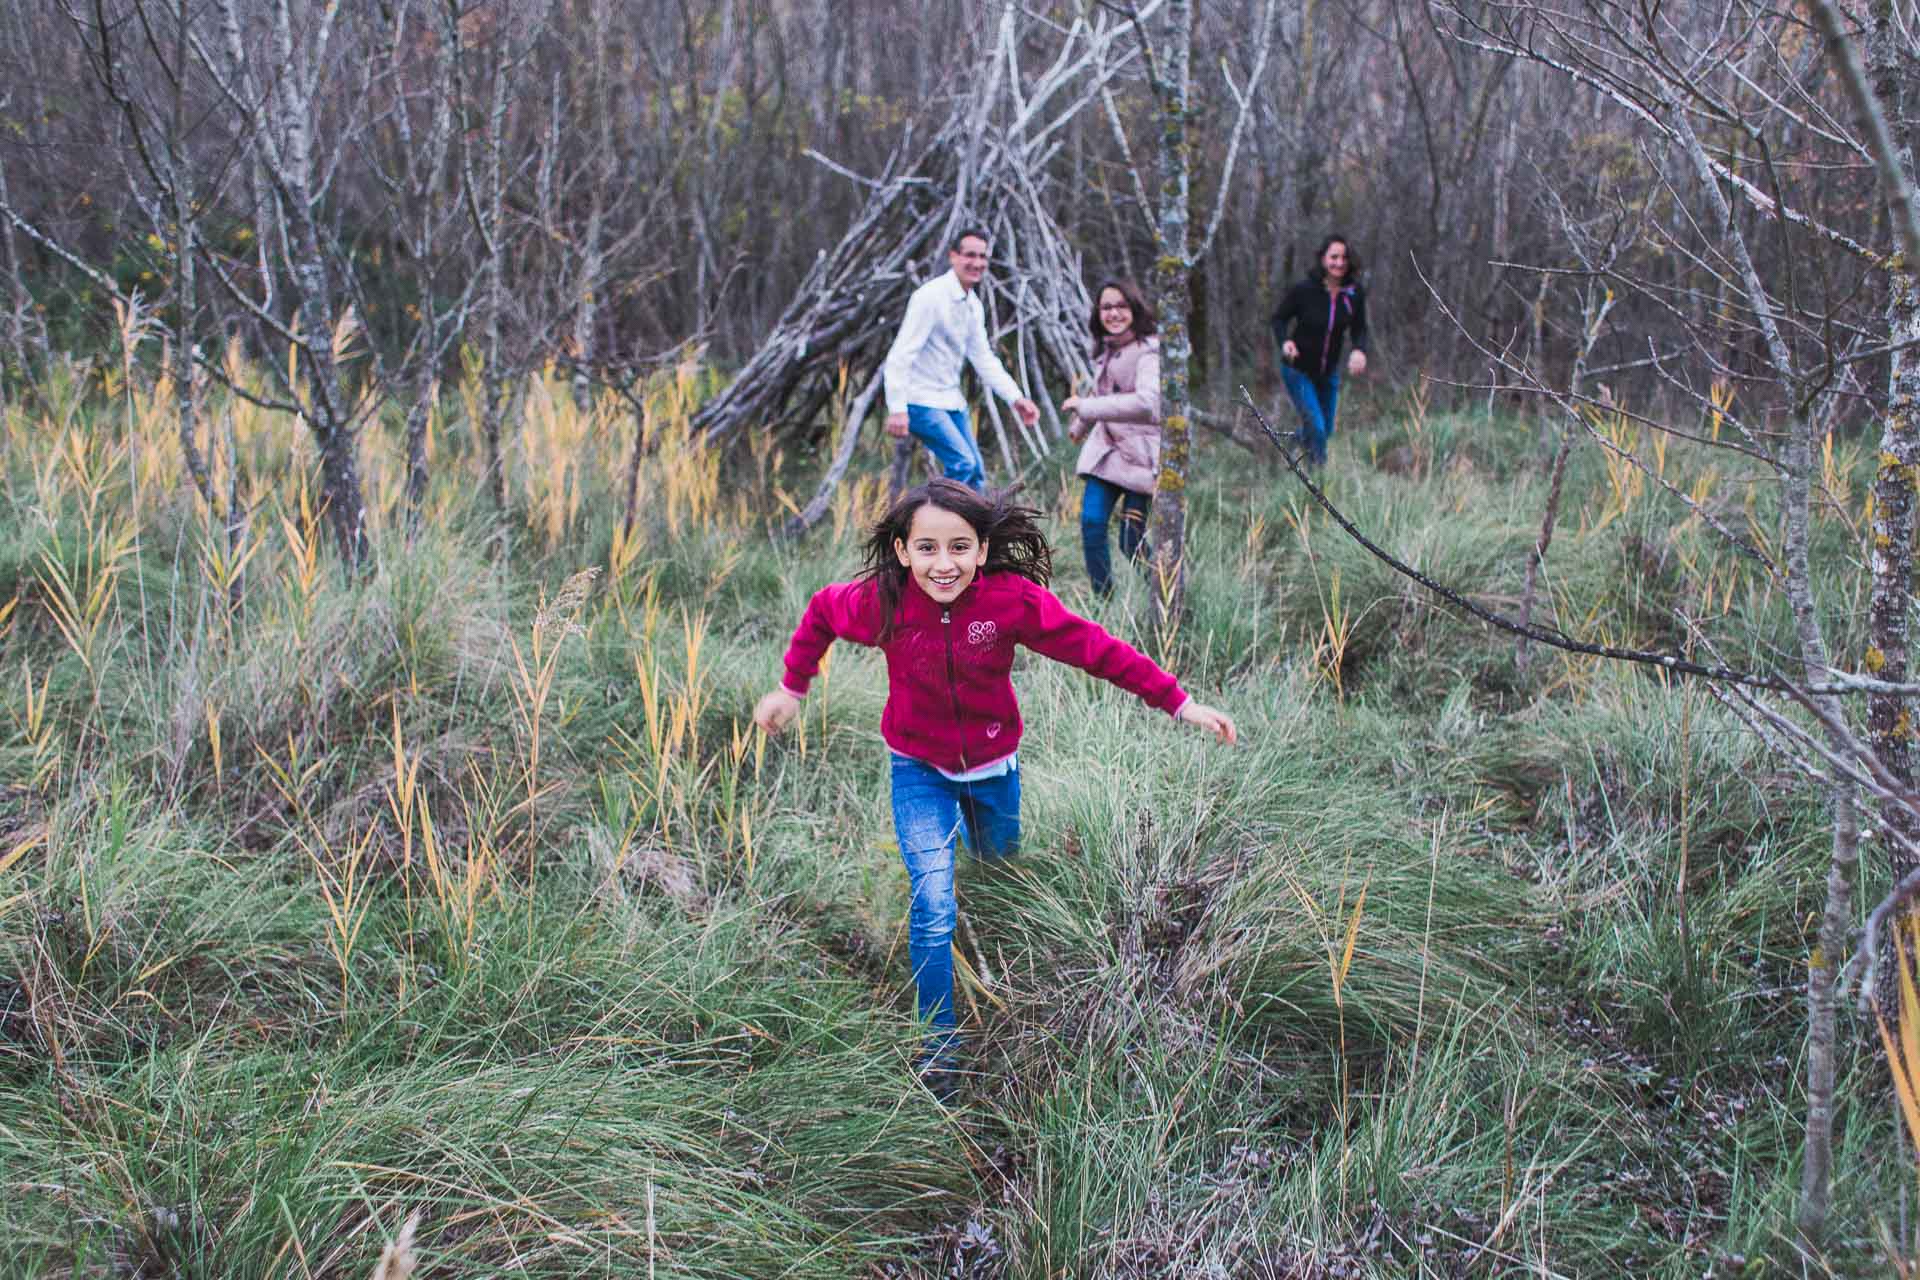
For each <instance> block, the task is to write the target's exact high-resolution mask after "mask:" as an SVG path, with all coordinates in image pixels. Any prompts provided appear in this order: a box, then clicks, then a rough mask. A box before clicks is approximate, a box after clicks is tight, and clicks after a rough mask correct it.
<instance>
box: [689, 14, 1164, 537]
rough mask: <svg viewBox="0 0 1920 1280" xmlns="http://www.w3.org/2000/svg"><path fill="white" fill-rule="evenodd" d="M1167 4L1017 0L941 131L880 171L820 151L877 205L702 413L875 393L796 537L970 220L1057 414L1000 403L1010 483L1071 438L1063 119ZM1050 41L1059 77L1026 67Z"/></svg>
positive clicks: (1021, 361) (1003, 343)
mask: <svg viewBox="0 0 1920 1280" xmlns="http://www.w3.org/2000/svg"><path fill="white" fill-rule="evenodd" d="M1160 3H1161V0H1148V2H1147V3H1144V4H1141V5H1139V6H1138V8H1137V15H1129V16H1127V17H1117V16H1115V14H1114V13H1113V11H1111V10H1109V9H1106V8H1102V7H1099V6H1096V5H1089V6H1088V9H1087V11H1086V12H1085V13H1083V14H1082V15H1081V16H1080V17H1079V18H1077V19H1076V20H1074V21H1073V22H1072V23H1070V24H1067V25H1061V24H1057V23H1051V22H1043V21H1041V20H1038V19H1035V18H1032V17H1030V16H1025V15H1024V14H1023V11H1022V9H1021V7H1020V6H1019V5H1018V4H1015V3H1009V4H1007V5H1006V6H1005V8H1004V9H1003V10H1002V12H1001V15H1000V21H999V24H998V26H997V28H996V30H995V35H994V38H993V40H992V42H991V44H990V46H989V48H988V49H987V50H986V53H985V60H984V62H983V63H982V65H980V66H979V67H978V70H977V73H976V74H974V75H973V76H972V77H971V80H972V83H973V88H971V89H970V90H969V91H968V92H967V93H965V94H964V95H962V96H960V97H959V98H957V99H956V100H955V102H954V106H953V110H952V111H951V113H950V114H949V115H948V117H947V119H946V122H945V124H943V125H942V126H941V127H940V129H939V131H938V132H936V133H935V134H934V135H933V137H931V138H929V139H925V140H924V141H923V140H921V139H917V138H915V137H914V136H913V134H912V132H911V131H909V133H908V135H907V136H906V138H905V139H903V141H902V142H901V144H900V145H899V147H897V148H896V149H895V151H894V153H893V155H892V156H891V157H890V158H889V160H888V163H887V167H886V169H885V171H884V172H883V173H881V174H880V176H879V177H877V178H864V177H861V176H859V175H856V174H852V173H848V172H847V171H846V170H845V169H842V168H840V166H838V165H834V164H833V163H832V162H831V161H830V160H827V159H826V158H825V157H822V156H817V155H816V156H815V159H818V160H820V161H821V162H822V163H825V164H828V165H829V166H830V167H832V168H834V169H835V170H836V171H838V172H840V173H843V174H845V175H846V176H847V177H849V178H850V179H852V180H854V181H857V182H860V183H862V184H864V185H866V186H867V187H868V188H869V194H868V197H867V201H866V204H865V206H864V207H863V208H862V210H861V212H860V214H859V216H858V217H856V218H855V219H854V222H853V225H852V226H851V227H849V228H848V230H847V233H846V235H845V236H843V237H842V238H841V240H840V242H839V243H838V244H837V245H835V246H834V247H833V248H832V249H830V250H828V251H826V252H825V253H823V254H822V255H821V256H820V257H819V258H818V259H817V260H816V261H815V262H814V265H813V268H812V270H810V271H809V272H808V273H807V276H806V279H805V281H804V282H803V283H802V284H801V286H800V290H799V292H798V293H797V294H796V295H795V297H794V300H793V302H792V304H791V305H790V306H788V308H787V310H786V312H785V314H783V315H782V316H781V317H780V321H779V323H778V324H776V325H775V326H774V328H773V331H772V332H771V333H769V334H768V335H767V339H766V341H765V342H764V343H762V344H761V346H760V349H759V350H758V351H757V352H756V353H755V354H754V356H753V357H752V359H750V360H749V361H748V362H747V363H746V365H745V367H743V368H742V369H741V370H740V373H739V376H737V377H736V378H735V379H734V380H733V382H732V383H731V384H729V385H728V386H727V388H726V389H725V390H724V391H722V392H721V393H720V394H719V395H717V396H715V397H714V398H713V399H712V400H710V401H708V402H707V404H706V405H705V406H704V407H702V409H701V410H700V412H699V414H698V415H697V417H696V418H695V420H694V425H695V426H696V428H698V429H699V430H701V431H702V432H704V434H705V437H706V439H707V440H708V441H709V442H710V443H722V442H724V441H726V440H728V439H730V438H731V437H733V436H734V435H736V434H738V433H742V432H746V431H779V430H791V429H795V428H797V427H804V426H805V425H806V424H807V423H809V422H811V421H812V419H813V417H814V415H815V414H816V413H817V412H818V411H819V410H820V409H821V407H822V406H823V405H825V404H826V403H827V401H828V399H829V397H831V396H832V395H833V394H834V392H835V390H836V389H839V388H842V387H845V388H853V387H858V388H859V391H858V392H857V394H855V395H854V397H853V399H852V401H851V403H850V404H849V406H848V408H847V412H846V417H845V420H844V421H842V422H841V423H840V424H839V425H838V430H837V440H836V447H835V449H834V456H833V460H832V462H831V463H830V464H829V465H828V468H827V471H826V474H825V475H824V476H823V477H822V480H821V484H820V487H819V490H818V491H817V492H816V493H815V495H814V496H813V499H812V500H811V501H810V502H808V503H807V505H806V507H805V508H803V509H802V510H801V512H800V514H799V515H798V516H796V517H795V518H794V520H793V522H792V524H791V526H790V531H791V532H798V531H799V530H801V529H805V528H807V527H808V526H810V525H812V524H813V523H814V522H815V521H816V520H818V519H819V518H820V516H821V515H822V514H823V513H824V512H825V511H826V510H827V508H828V505H829V503H830V502H831V500H832V496H833V492H834V490H835V489H836V488H837V487H838V486H839V484H840V482H841V480H842V479H843V478H844V477H845V475H846V472H847V468H848V466H849V464H850V463H851V462H852V460H853V453H854V447H855V445H856V444H857V443H858V442H859V437H860V433H861V428H862V426H863V424H864V423H865V422H866V420H867V418H868V417H869V416H870V414H872V413H873V410H874V408H875V401H876V400H883V399H884V397H883V390H882V375H881V366H882V364H883V362H884V361H885V359H886V354H887V348H888V347H889V346H890V345H891V344H892V341H893V335H894V332H895V330H896V329H898V327H899V324H900V319H901V317H902V316H903V315H904V314H905V312H906V305H907V297H908V295H909V294H911V293H912V292H913V290H914V288H915V287H916V286H917V285H919V284H920V283H921V282H922V281H924V280H926V279H929V278H931V277H932V276H934V275H937V274H939V273H940V272H941V271H943V270H945V269H946V250H947V248H948V246H949V244H950V243H951V241H952V238H953V236H954V235H955V234H956V233H957V232H958V231H959V230H960V229H961V228H963V227H968V226H979V227H984V228H986V229H987V231H988V232H989V234H990V235H991V236H992V239H993V269H992V271H991V272H990V273H989V274H988V277H987V280H986V282H985V283H984V284H983V285H982V301H983V302H984V303H985V304H986V311H987V332H988V336H989V338H990V339H991V340H992V342H993V345H994V348H995V350H996V351H997V352H998V353H999V354H1000V357H1001V362H1002V363H1004V364H1005V365H1006V366H1007V369H1008V372H1010V373H1012V374H1013V376H1014V378H1015V379H1016V380H1017V381H1019V382H1021V383H1022V384H1023V385H1024V386H1026V388H1027V389H1028V392H1029V394H1031V395H1032V396H1033V398H1034V399H1035V400H1037V401H1039V403H1040V405H1041V415H1042V416H1041V421H1040V422H1039V423H1038V424H1037V425H1036V426H1034V427H1031V428H1029V427H1027V426H1025V425H1024V424H1022V423H1021V422H1020V421H1019V419H1018V417H1017V416H1016V415H1014V414H1013V413H1011V412H1008V411H1007V410H1006V409H1005V407H1004V406H1002V405H1001V404H999V403H998V402H997V401H996V400H995V399H994V398H993V397H992V396H990V395H989V396H986V397H984V400H985V411H986V417H987V420H988V421H989V422H990V423H991V424H992V427H993V437H994V441H993V444H992V445H990V446H988V447H989V449H992V450H993V452H997V454H998V461H999V463H1000V465H1001V466H1003V467H1004V468H1005V473H1004V477H1003V479H1005V480H1013V479H1015V478H1017V477H1018V476H1019V475H1020V474H1021V470H1022V467H1023V466H1024V465H1030V464H1031V463H1033V462H1035V461H1038V460H1039V459H1041V458H1044V457H1046V456H1047V454H1048V453H1049V451H1050V449H1051V447H1052V446H1053V445H1054V444H1056V443H1057V442H1058V441H1059V439H1060V438H1061V436H1062V435H1063V434H1064V427H1063V425H1062V424H1061V422H1060V421H1059V418H1058V415H1057V414H1056V413H1055V411H1054V408H1053V405H1052V403H1051V399H1050V397H1049V396H1047V394H1046V393H1045V387H1046V381H1047V374H1048V373H1049V372H1050V373H1052V374H1053V376H1054V377H1055V379H1056V380H1057V381H1058V382H1060V383H1064V384H1066V385H1069V386H1075V387H1079V386H1083V385H1085V384H1086V383H1087V382H1089V381H1090V380H1091V369H1090V366H1089V363H1088V354H1087V353H1088V338H1087V330H1086V316H1087V312H1088V297H1087V289H1086V284H1085V282H1084V281H1083V279H1082V277H1081V262H1080V255H1079V253H1078V252H1077V251H1076V250H1075V249H1074V248H1073V246H1072V245H1070V244H1069V243H1068V242H1067V238H1066V236H1065V234H1064V233H1063V232H1062V231H1061V229H1060V226H1059V224H1058V223H1057V222H1055V221H1054V217H1053V214H1052V212H1051V211H1050V208H1049V204H1048V201H1049V197H1050V195H1052V196H1053V198H1058V199H1077V198H1079V197H1078V195H1077V193H1051V192H1050V184H1049V182H1048V180H1047V178H1046V173H1047V169H1048V162H1049V161H1050V160H1051V159H1052V158H1053V156H1054V154H1055V152H1056V151H1057V150H1058V149H1059V147H1060V146H1061V131H1062V126H1063V125H1065V124H1066V123H1067V121H1068V120H1070V119H1071V118H1072V117H1073V116H1074V115H1075V114H1076V113H1077V112H1079V111H1081V110H1082V109H1084V108H1086V107H1087V106H1089V105H1090V104H1092V103H1095V102H1097V101H1099V99H1100V92H1101V89H1102V87H1103V86H1104V85H1105V84H1106V83H1107V82H1108V81H1109V80H1110V79H1111V78H1112V77H1113V76H1114V75H1115V74H1116V73H1118V72H1119V71H1121V70H1123V69H1124V68H1125V67H1126V66H1127V65H1128V64H1129V63H1130V62H1132V61H1133V60H1134V59H1135V58H1137V57H1138V56H1139V44H1138V41H1137V39H1136V36H1135V33H1136V32H1137V31H1138V30H1140V27H1139V25H1138V22H1137V21H1136V20H1135V18H1136V16H1137V18H1138V19H1144V18H1145V17H1147V16H1149V15H1150V14H1151V13H1152V12H1153V11H1154V10H1156V9H1158V8H1159V7H1160ZM1048 44H1050V45H1051V46H1052V50H1053V56H1052V58H1051V60H1049V61H1048V62H1047V63H1046V65H1045V66H1044V67H1043V68H1041V69H1039V70H1038V71H1034V72H1029V71H1027V70H1026V69H1025V68H1023V67H1022V65H1021V53H1022V51H1023V50H1026V51H1028V52H1029V53H1030V52H1031V50H1032V49H1034V48H1035V47H1036V46H1044V45H1048ZM843 380H844V381H843ZM910 447H911V445H910V443H906V444H903V449H902V452H901V453H900V454H899V455H898V457H897V459H896V461H897V463H899V464H901V465H902V466H903V465H904V461H905V456H906V452H905V451H906V449H909V448H910ZM989 457H990V458H991V457H992V453H990V454H989ZM989 465H992V464H991V462H990V463H989ZM897 470H898V468H897Z"/></svg>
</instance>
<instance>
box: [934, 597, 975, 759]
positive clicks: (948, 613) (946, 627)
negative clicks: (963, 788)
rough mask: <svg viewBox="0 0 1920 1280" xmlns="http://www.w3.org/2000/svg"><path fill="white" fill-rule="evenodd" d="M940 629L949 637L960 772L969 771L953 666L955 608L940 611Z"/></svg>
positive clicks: (950, 692) (949, 693)
mask: <svg viewBox="0 0 1920 1280" xmlns="http://www.w3.org/2000/svg"><path fill="white" fill-rule="evenodd" d="M940 629H941V630H942V631H943V632H945V633H946V637H947V701H948V702H949V703H951V704H952V706H953V729H954V734H955V736H956V737H957V738H958V740H959V743H960V772H962V773H965V772H967V770H968V768H969V767H970V766H969V765H968V764H967V734H966V729H965V727H964V726H963V725H962V724H961V723H960V684H959V680H958V678H957V677H956V676H955V674H954V667H953V610H951V609H942V610H941V611H940Z"/></svg>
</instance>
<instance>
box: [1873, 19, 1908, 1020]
mask: <svg viewBox="0 0 1920 1280" xmlns="http://www.w3.org/2000/svg"><path fill="white" fill-rule="evenodd" d="M1873 23H1874V30H1873V37H1872V42H1871V44H1870V46H1869V48H1868V51H1867V56H1868V68H1867V70H1868V73H1869V74H1870V75H1871V77H1872V86H1873V96H1874V99H1875V100H1876V101H1877V102H1878V103H1879V105H1880V110H1881V113H1882V114H1883V115H1884V116H1885V117H1886V120H1887V122H1888V123H1889V125H1891V126H1892V129H1893V139H1892V140H1893V142H1894V145H1895V146H1896V148H1897V149H1898V157H1899V164H1900V169H1901V172H1900V174H1898V175H1889V177H1890V178H1897V180H1898V181H1899V182H1902V183H1905V184H1907V185H1909V186H1911V184H1912V181H1913V134H1912V129H1913V126H1912V123H1911V122H1910V121H1909V119H1908V116H1907V109H1906V108H1907V97H1908V95H1907V85H1906V80H1905V76H1904V74H1903V72H1904V59H1903V57H1902V49H1901V40H1900V32H1899V31H1898V29H1897V25H1896V21H1895V15H1894V13H1893V5H1892V3H1891V0H1876V3H1875V4H1874V6H1873ZM1897 261H1898V266H1897V267H1896V269H1894V270H1893V271H1891V272H1889V273H1888V281H1887V283H1888V298H1887V342H1888V345H1889V346H1890V347H1891V348H1892V355H1891V357H1890V359H1889V367H1888V372H1887V411H1886V417H1885V419H1884V420H1883V421H1882V423H1881V429H1880V465H1879V469H1878V471H1877V473H1876V474H1875V476H1874V482H1873V548H1872V559H1871V568H1872V574H1873V593H1872V599H1871V602H1870V604H1869V605H1868V613H1867V637H1868V640H1867V643H1868V646H1869V647H1868V650H1867V655H1866V666H1867V670H1868V672H1869V674H1871V675H1874V676H1877V677H1878V678H1880V679H1881V680H1885V681H1887V682H1888V683H1890V684H1904V683H1906V682H1907V680H1908V679H1910V678H1911V677H1910V676H1909V674H1908V672H1909V669H1910V668H1909V653H1908V636H1907V615H1908V611H1909V610H1910V609H1911V608H1912V606H1913V586H1912V583H1913V531H1914V505H1915V481H1916V478H1920V416H1916V415H1920V353H1917V352H1916V350H1915V345H1914V344H1916V343H1920V280H1916V278H1915V274H1914V266H1915V264H1914V263H1913V262H1912V261H1911V260H1910V259H1909V258H1908V257H1907V256H1906V255H1905V254H1901V255H1900V256H1899V258H1898V259H1897ZM1909 702H1910V700H1909V699H1908V698H1906V697H1903V696H1902V695H1899V694H1894V693H1884V692H1876V693H1873V694H1871V695H1869V696H1868V698H1867V732H1868V735H1869V737H1870V739H1871V742H1872V745H1873V750H1874V753H1875V754H1876V755H1878V756H1879V757H1880V763H1881V764H1882V765H1884V766H1885V767H1886V770H1887V772H1888V773H1889V774H1891V775H1892V776H1893V778H1895V779H1896V780H1897V781H1898V782H1899V783H1900V785H1901V786H1903V787H1907V788H1911V787H1912V786H1913V717H1912V712H1911V710H1910V709H1909ZM1879 811H1880V820H1881V822H1882V823H1883V824H1884V825H1885V827H1886V829H1887V834H1888V837H1889V838H1887V839H1885V840H1883V842H1882V844H1883V846H1884V848H1885V849H1886V852H1887V859H1888V863H1889V866H1890V869H1891V871H1892V882H1893V883H1895V884H1898V883H1899V882H1900V881H1901V880H1903V879H1905V878H1906V876H1907V874H1908V873H1909V872H1911V871H1912V870H1914V868H1915V866H1916V863H1915V862H1914V860H1913V857H1912V855H1911V854H1910V853H1909V852H1908V850H1910V849H1912V848H1913V847H1914V845H1915V841H1916V840H1917V839H1920V820H1916V817H1915V814H1914V810H1913V808H1912V806H1910V805H1906V804H1900V803H1897V802H1895V801H1892V800H1886V801H1882V803H1881V804H1880V806H1879ZM1903 914H1904V913H1903ZM1892 933H1893V931H1892V930H1888V934H1887V936H1888V939H1889V943H1888V945H1889V949H1890V948H1891V937H1892ZM1897 973H1898V968H1897V967H1896V966H1895V965H1894V964H1892V963H1883V964H1881V965H1880V966H1879V974H1880V986H1881V990H1880V993H1879V995H1880V1007H1881V1008H1882V1009H1895V1008H1898V1007H1899V1005H1898V1002H1897V1000H1896V999H1895V993H1894V987H1893V985H1892V984H1893V983H1894V981H1895V980H1896V975H1897Z"/></svg>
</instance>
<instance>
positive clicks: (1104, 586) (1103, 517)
mask: <svg viewBox="0 0 1920 1280" xmlns="http://www.w3.org/2000/svg"><path fill="white" fill-rule="evenodd" d="M1086 481H1087V488H1086V492H1085V493H1083V494H1082V495H1081V497H1080V545H1081V546H1082V547H1083V548H1085V550H1086V553H1087V577H1088V578H1090V579H1092V581H1093V589H1094V591H1095V592H1097V593H1098V594H1100V595H1103V596H1104V595H1106V594H1107V593H1108V592H1110V591H1112V590H1113V560H1112V558H1111V557H1110V556H1109V555H1108V552H1107V521H1109V520H1111V519H1112V518H1113V509H1114V507H1115V506H1116V505H1117V506H1118V507H1119V508H1120V554H1121V555H1122V556H1124V557H1125V558H1126V559H1128V560H1131V559H1133V558H1134V556H1135V555H1136V554H1138V553H1139V551H1140V546H1141V542H1142V540H1143V539H1144V538H1145V537H1146V534H1147V510H1148V508H1150V507H1152V506H1153V495H1152V494H1146V493H1135V492H1134V491H1133V490H1131V489H1122V488H1121V487H1120V486H1119V485H1117V484H1114V483H1112V482H1111V481H1107V480H1102V479H1101V478H1100V477H1099V476H1088V477H1086Z"/></svg>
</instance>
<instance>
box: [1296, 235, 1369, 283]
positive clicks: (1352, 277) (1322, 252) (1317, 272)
mask: <svg viewBox="0 0 1920 1280" xmlns="http://www.w3.org/2000/svg"><path fill="white" fill-rule="evenodd" d="M1336 244H1343V245H1345V246H1347V277H1346V279H1344V280H1342V281H1341V282H1340V283H1341V284H1343V285H1347V284H1352V283H1353V282H1354V281H1356V280H1358V279H1359V278H1360V251H1359V250H1358V249H1356V248H1354V247H1353V241H1351V240H1349V239H1347V238H1346V237H1345V236H1343V235H1341V234H1340V233H1339V232H1337V231H1336V232H1335V233H1334V234H1332V235H1330V236H1328V237H1327V238H1326V239H1325V240H1322V241H1321V242H1320V247H1319V248H1318V249H1315V250H1314V251H1313V266H1312V267H1311V268H1310V269H1308V271H1307V274H1308V275H1309V276H1311V277H1313V278H1314V279H1315V280H1325V279H1326V278H1327V270H1326V268H1325V267H1323V266H1321V265H1320V260H1321V259H1322V258H1324V257H1326V256H1327V250H1329V249H1331V248H1333V246H1334V245H1336Z"/></svg>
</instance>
